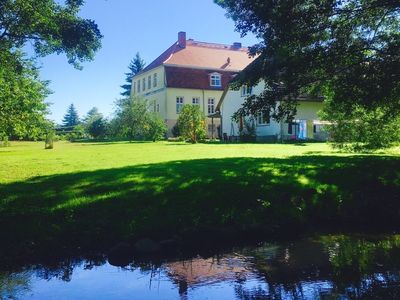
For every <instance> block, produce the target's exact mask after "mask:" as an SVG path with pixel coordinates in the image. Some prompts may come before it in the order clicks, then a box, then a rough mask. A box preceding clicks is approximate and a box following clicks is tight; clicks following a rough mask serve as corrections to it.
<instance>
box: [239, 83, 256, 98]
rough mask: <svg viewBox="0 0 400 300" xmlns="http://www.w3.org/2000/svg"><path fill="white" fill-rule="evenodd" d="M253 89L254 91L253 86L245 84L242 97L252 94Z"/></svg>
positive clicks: (241, 90)
mask: <svg viewBox="0 0 400 300" xmlns="http://www.w3.org/2000/svg"><path fill="white" fill-rule="evenodd" d="M252 91H253V88H252V87H251V86H247V85H244V86H242V88H241V89H240V96H242V97H246V96H250V95H251V93H252Z"/></svg>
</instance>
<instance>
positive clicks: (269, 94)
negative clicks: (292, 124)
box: [215, 0, 400, 120]
mask: <svg viewBox="0 0 400 300" xmlns="http://www.w3.org/2000/svg"><path fill="white" fill-rule="evenodd" d="M215 2H216V3H217V4H219V5H220V6H222V7H223V8H225V9H226V10H227V15H228V16H229V17H231V18H232V19H233V20H234V21H235V24H236V30H238V31H239V32H240V33H241V34H242V35H245V34H247V33H249V32H251V33H253V34H255V35H256V37H257V38H259V39H260V43H258V44H257V45H254V46H253V47H251V48H250V54H251V55H256V56H257V57H256V59H255V60H254V62H253V63H252V64H250V65H249V66H248V67H247V68H246V69H245V70H244V71H243V72H242V73H241V74H240V75H239V76H237V77H236V79H235V82H234V83H233V85H232V86H233V87H234V88H239V87H240V86H241V85H243V84H247V85H250V86H253V85H255V84H256V83H258V82H259V81H260V80H264V81H265V83H266V85H265V90H264V91H263V93H262V94H261V95H260V96H252V97H249V98H248V99H247V100H246V101H245V103H244V105H243V107H241V109H240V110H239V111H238V113H237V114H238V115H254V114H255V113H257V111H259V110H261V109H265V110H267V111H271V112H272V117H273V118H274V119H276V120H283V119H289V120H290V119H291V118H292V117H293V115H294V112H295V108H296V99H297V98H298V96H300V95H304V94H310V95H312V96H316V95H319V96H320V95H322V96H325V97H327V96H329V99H330V101H331V104H332V105H334V107H335V108H336V109H338V110H339V109H340V111H341V112H342V113H343V114H344V116H346V117H349V118H350V117H351V116H352V113H353V111H354V110H355V109H356V108H362V109H363V110H365V111H366V112H373V111H376V110H378V109H379V110H380V111H381V112H382V113H384V114H385V117H386V119H387V120H394V119H396V117H397V116H398V114H399V112H400V101H399V99H400V51H399V49H400V35H399V32H400V2H398V1H390V0H384V1H382V0H365V1H361V0H355V1H341V0H323V1H319V0H318V1H317V0H302V1H290V0H283V1H273V0H266V1H254V0H215ZM278 101H279V103H280V105H278V104H277V103H278Z"/></svg>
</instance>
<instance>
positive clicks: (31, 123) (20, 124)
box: [0, 51, 50, 140]
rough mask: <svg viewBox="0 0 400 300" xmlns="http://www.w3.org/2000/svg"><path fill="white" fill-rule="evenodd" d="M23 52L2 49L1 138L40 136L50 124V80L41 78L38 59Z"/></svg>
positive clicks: (0, 81) (0, 89) (0, 79)
mask: <svg viewBox="0 0 400 300" xmlns="http://www.w3.org/2000/svg"><path fill="white" fill-rule="evenodd" d="M22 56H23V54H22V53H21V52H19V51H18V52H16V53H15V56H11V55H10V53H7V52H2V51H0V61H2V62H4V64H1V63H0V65H1V67H0V140H8V139H9V138H11V137H13V138H28V139H37V138H39V137H41V136H42V135H43V133H44V130H45V128H46V126H45V125H46V123H47V121H46V119H45V115H46V114H47V109H48V104H46V103H45V102H44V100H45V98H46V96H47V95H48V94H49V93H50V91H49V89H48V82H46V81H42V80H40V78H39V73H38V68H37V67H36V66H35V64H34V62H33V61H32V60H31V59H23V58H22ZM14 58H17V61H18V64H17V63H16V60H14Z"/></svg>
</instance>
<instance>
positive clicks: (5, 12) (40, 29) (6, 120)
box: [0, 0, 102, 138]
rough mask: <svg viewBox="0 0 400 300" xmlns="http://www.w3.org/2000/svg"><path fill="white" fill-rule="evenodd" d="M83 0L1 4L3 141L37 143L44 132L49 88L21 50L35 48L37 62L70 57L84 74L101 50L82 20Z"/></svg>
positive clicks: (88, 23) (20, 0) (93, 30)
mask: <svg viewBox="0 0 400 300" xmlns="http://www.w3.org/2000/svg"><path fill="white" fill-rule="evenodd" d="M82 5H83V1H82V0H66V1H65V2H64V4H60V3H59V1H55V0H1V1H0V135H1V136H2V138H5V137H10V136H15V137H29V138H35V137H36V136H38V135H39V134H40V132H41V131H42V130H43V129H45V126H42V125H43V124H42V123H43V120H44V119H45V115H46V113H47V104H45V102H44V99H45V97H46V96H47V95H48V94H49V89H48V82H46V81H43V80H41V79H40V77H39V69H38V68H37V67H36V66H35V63H34V59H33V58H30V59H29V58H27V55H25V54H24V53H23V52H22V51H21V49H22V48H24V47H25V46H27V45H31V46H32V47H33V50H34V52H35V56H36V55H37V56H45V55H48V54H50V53H57V54H61V53H64V54H65V55H66V56H67V59H68V62H69V63H71V64H72V65H73V66H74V67H76V68H80V67H81V65H80V63H81V62H84V61H88V60H92V59H93V57H94V54H95V52H96V51H97V50H98V49H99V48H100V46H101V43H100V40H101V38H102V35H101V33H100V31H99V29H98V28H97V25H96V24H95V23H94V22H93V21H92V20H89V19H83V18H81V17H79V16H78V14H79V10H80V7H81V6H82Z"/></svg>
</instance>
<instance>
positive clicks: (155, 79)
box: [153, 73, 157, 87]
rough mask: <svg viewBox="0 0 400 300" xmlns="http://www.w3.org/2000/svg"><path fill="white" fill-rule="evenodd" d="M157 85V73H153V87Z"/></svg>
mask: <svg viewBox="0 0 400 300" xmlns="http://www.w3.org/2000/svg"><path fill="white" fill-rule="evenodd" d="M156 86H157V73H154V75H153V87H156Z"/></svg>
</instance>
